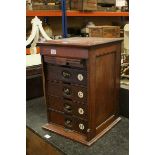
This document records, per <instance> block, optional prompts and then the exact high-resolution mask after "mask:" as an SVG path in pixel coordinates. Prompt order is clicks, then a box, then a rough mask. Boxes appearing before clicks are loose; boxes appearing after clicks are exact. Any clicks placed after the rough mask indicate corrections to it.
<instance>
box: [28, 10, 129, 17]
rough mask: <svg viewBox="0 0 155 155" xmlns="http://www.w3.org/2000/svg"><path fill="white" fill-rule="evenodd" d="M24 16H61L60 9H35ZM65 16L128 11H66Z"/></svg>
mask: <svg viewBox="0 0 155 155" xmlns="http://www.w3.org/2000/svg"><path fill="white" fill-rule="evenodd" d="M26 16H62V12H61V11H60V10H55V11H54V10H52V11H49V10H35V11H27V12H26ZM67 16H74V17H76V16H87V17H88V16H92V17H93V16H101V17H102V16H115V17H116V16H117V17H121V16H126V17H128V16H129V12H103V11H93V12H88V11H85V12H84V11H67Z"/></svg>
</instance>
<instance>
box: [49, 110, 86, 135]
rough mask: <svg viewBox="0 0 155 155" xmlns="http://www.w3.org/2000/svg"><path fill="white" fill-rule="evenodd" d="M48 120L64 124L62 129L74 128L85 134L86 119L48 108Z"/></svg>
mask: <svg viewBox="0 0 155 155" xmlns="http://www.w3.org/2000/svg"><path fill="white" fill-rule="evenodd" d="M48 121H49V123H55V124H57V125H61V126H64V130H65V129H69V130H74V131H76V132H79V133H83V134H86V132H87V128H88V122H87V121H84V120H81V119H78V118H76V117H74V116H70V115H66V114H64V113H59V112H55V111H52V110H48Z"/></svg>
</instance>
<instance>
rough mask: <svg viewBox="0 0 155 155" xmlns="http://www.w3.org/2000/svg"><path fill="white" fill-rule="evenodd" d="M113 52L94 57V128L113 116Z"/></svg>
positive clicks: (114, 107) (114, 108) (114, 109)
mask: <svg viewBox="0 0 155 155" xmlns="http://www.w3.org/2000/svg"><path fill="white" fill-rule="evenodd" d="M115 78H116V77H115V51H111V52H110V53H105V54H103V55H99V56H97V57H96V80H95V86H96V98H95V104H96V106H95V107H96V108H95V115H96V117H95V118H96V121H95V122H96V127H98V126H99V125H101V124H102V123H103V122H105V121H106V120H107V119H108V118H109V117H111V116H112V115H114V114H115V111H116V106H115V92H114V90H115Z"/></svg>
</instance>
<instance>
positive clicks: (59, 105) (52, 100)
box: [47, 96, 64, 112]
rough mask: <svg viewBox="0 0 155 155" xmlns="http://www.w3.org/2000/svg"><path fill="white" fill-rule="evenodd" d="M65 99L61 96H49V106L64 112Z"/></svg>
mask: <svg viewBox="0 0 155 155" xmlns="http://www.w3.org/2000/svg"><path fill="white" fill-rule="evenodd" d="M63 106H64V105H63V100H62V99H61V98H59V97H54V96H48V99H47V108H48V109H54V110H56V111H61V112H63V109H64V108H63Z"/></svg>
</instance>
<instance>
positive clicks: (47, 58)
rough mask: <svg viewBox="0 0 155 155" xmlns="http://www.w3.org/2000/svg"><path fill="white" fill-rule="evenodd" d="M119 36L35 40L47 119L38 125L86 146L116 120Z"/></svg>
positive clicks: (117, 112)
mask: <svg viewBox="0 0 155 155" xmlns="http://www.w3.org/2000/svg"><path fill="white" fill-rule="evenodd" d="M121 42H122V39H121V38H119V39H118V38H117V39H111V38H110V39H106V38H80V37H75V38H67V39H61V40H52V41H47V42H40V43H39V46H40V49H41V56H42V64H43V83H44V94H45V98H46V105H47V118H48V123H47V124H45V125H44V126H43V128H44V129H47V130H50V131H53V132H55V133H58V134H60V135H63V136H65V137H67V138H70V139H72V140H75V141H78V142H81V143H83V144H86V145H91V144H92V143H94V142H95V141H96V140H97V139H98V138H100V137H101V136H102V135H104V134H105V133H106V132H107V131H108V130H109V129H111V128H112V127H113V126H114V125H115V124H116V123H117V122H118V121H119V120H120V117H119V103H118V102H119V101H118V99H119V88H120V62H121V60H120V58H121V56H120V53H121Z"/></svg>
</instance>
